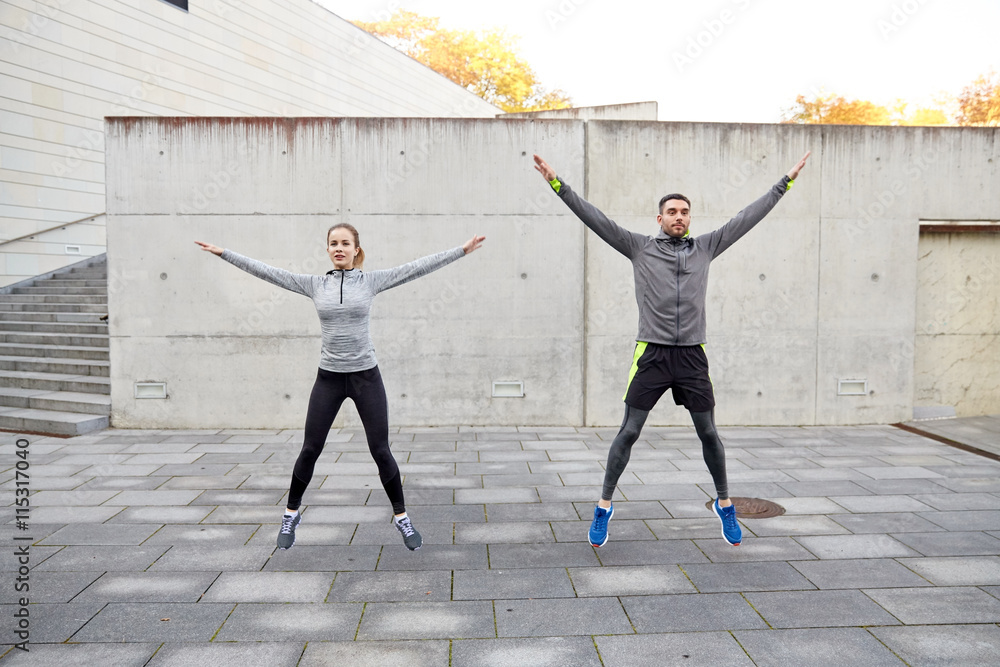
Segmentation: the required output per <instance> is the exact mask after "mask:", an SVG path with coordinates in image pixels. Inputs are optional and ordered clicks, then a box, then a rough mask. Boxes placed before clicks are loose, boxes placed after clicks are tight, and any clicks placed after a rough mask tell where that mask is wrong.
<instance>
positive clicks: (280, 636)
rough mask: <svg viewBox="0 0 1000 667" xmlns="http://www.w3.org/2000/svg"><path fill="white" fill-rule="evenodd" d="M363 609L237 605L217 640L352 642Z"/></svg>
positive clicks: (344, 605) (342, 605)
mask: <svg viewBox="0 0 1000 667" xmlns="http://www.w3.org/2000/svg"><path fill="white" fill-rule="evenodd" d="M363 606H364V605H361V604H355V603H337V604H239V605H237V606H236V610H235V611H233V613H232V614H231V615H230V616H229V618H228V619H226V624H225V625H224V626H222V630H220V631H219V634H218V635H217V636H216V638H215V641H218V642H232V641H236V642H248V643H249V642H258V641H272V642H274V641H301V642H307V641H308V642H313V641H343V640H345V639H353V638H354V633H355V632H357V629H358V622H359V621H360V620H361V611H362V608H363Z"/></svg>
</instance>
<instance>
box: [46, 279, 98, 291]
mask: <svg viewBox="0 0 1000 667" xmlns="http://www.w3.org/2000/svg"><path fill="white" fill-rule="evenodd" d="M34 286H35V287H103V288H104V289H107V288H108V281H107V279H105V278H46V279H45V280H39V281H38V282H36V283H35V285H34Z"/></svg>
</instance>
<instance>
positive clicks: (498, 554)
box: [489, 543, 639, 569]
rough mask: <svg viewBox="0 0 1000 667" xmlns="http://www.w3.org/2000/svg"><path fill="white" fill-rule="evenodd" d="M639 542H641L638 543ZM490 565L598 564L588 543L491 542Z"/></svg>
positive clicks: (492, 566) (496, 566)
mask: <svg viewBox="0 0 1000 667" xmlns="http://www.w3.org/2000/svg"><path fill="white" fill-rule="evenodd" d="M636 544H639V543H636ZM489 552H490V567H491V568H494V569H512V568H531V567H584V566H587V565H598V564H599V563H598V561H597V556H596V554H595V553H594V548H593V547H592V546H590V545H589V544H586V543H562V544H491V545H489Z"/></svg>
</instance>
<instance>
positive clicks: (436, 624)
mask: <svg viewBox="0 0 1000 667" xmlns="http://www.w3.org/2000/svg"><path fill="white" fill-rule="evenodd" d="M494 636H496V635H495V630H494V623H493V603H491V602H478V601H477V602H422V603H417V602H373V603H369V604H368V605H366V606H365V615H364V617H363V618H362V619H361V627H360V628H359V630H358V635H357V638H358V639H360V640H368V639H441V638H449V637H465V638H483V637H494Z"/></svg>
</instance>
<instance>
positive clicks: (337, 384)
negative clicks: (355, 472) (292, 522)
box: [288, 366, 406, 514]
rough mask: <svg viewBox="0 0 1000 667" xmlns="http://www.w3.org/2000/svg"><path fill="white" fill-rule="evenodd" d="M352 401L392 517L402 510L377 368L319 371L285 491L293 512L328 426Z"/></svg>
mask: <svg viewBox="0 0 1000 667" xmlns="http://www.w3.org/2000/svg"><path fill="white" fill-rule="evenodd" d="M347 398H350V399H351V400H353V401H354V405H355V407H357V409H358V415H359V416H360V417H361V424H362V425H363V426H364V428H365V437H367V438H368V450H369V451H370V452H371V453H372V458H373V459H375V465H377V466H378V476H379V479H380V480H381V481H382V486H383V487H385V492H386V495H388V496H389V502H391V503H392V511H393V513H394V514H402V513H403V512H405V511H406V506H405V504H404V503H403V483H402V480H401V479H400V476H399V467H398V466H397V465H396V459H394V458H393V456H392V452H391V451H389V415H388V408H387V406H386V400H385V386H384V385H383V384H382V374H381V373H379V370H378V366H376V367H375V368H371V369H369V370H366V371H358V372H355V373H333V372H331V371H326V370H323V369H322V368H320V369H319V372H318V373H317V374H316V384H314V385H313V389H312V394H311V395H310V396H309V412H308V413H307V414H306V432H305V438H304V439H303V442H302V451H301V452H299V458H298V459H297V460H296V461H295V468H293V470H292V484H291V487H290V488H289V489H288V509H290V510H297V509H298V508H299V505H301V504H302V494H303V493H305V490H306V487H307V486H309V482H310V480H312V476H313V470H314V469H315V467H316V460H317V459H318V458H319V455H320V454H321V453H323V447H324V445H326V436H327V434H329V433H330V426H332V425H333V420H334V419H335V418H336V417H337V412H339V411H340V406H341V405H343V403H344V399H347Z"/></svg>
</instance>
